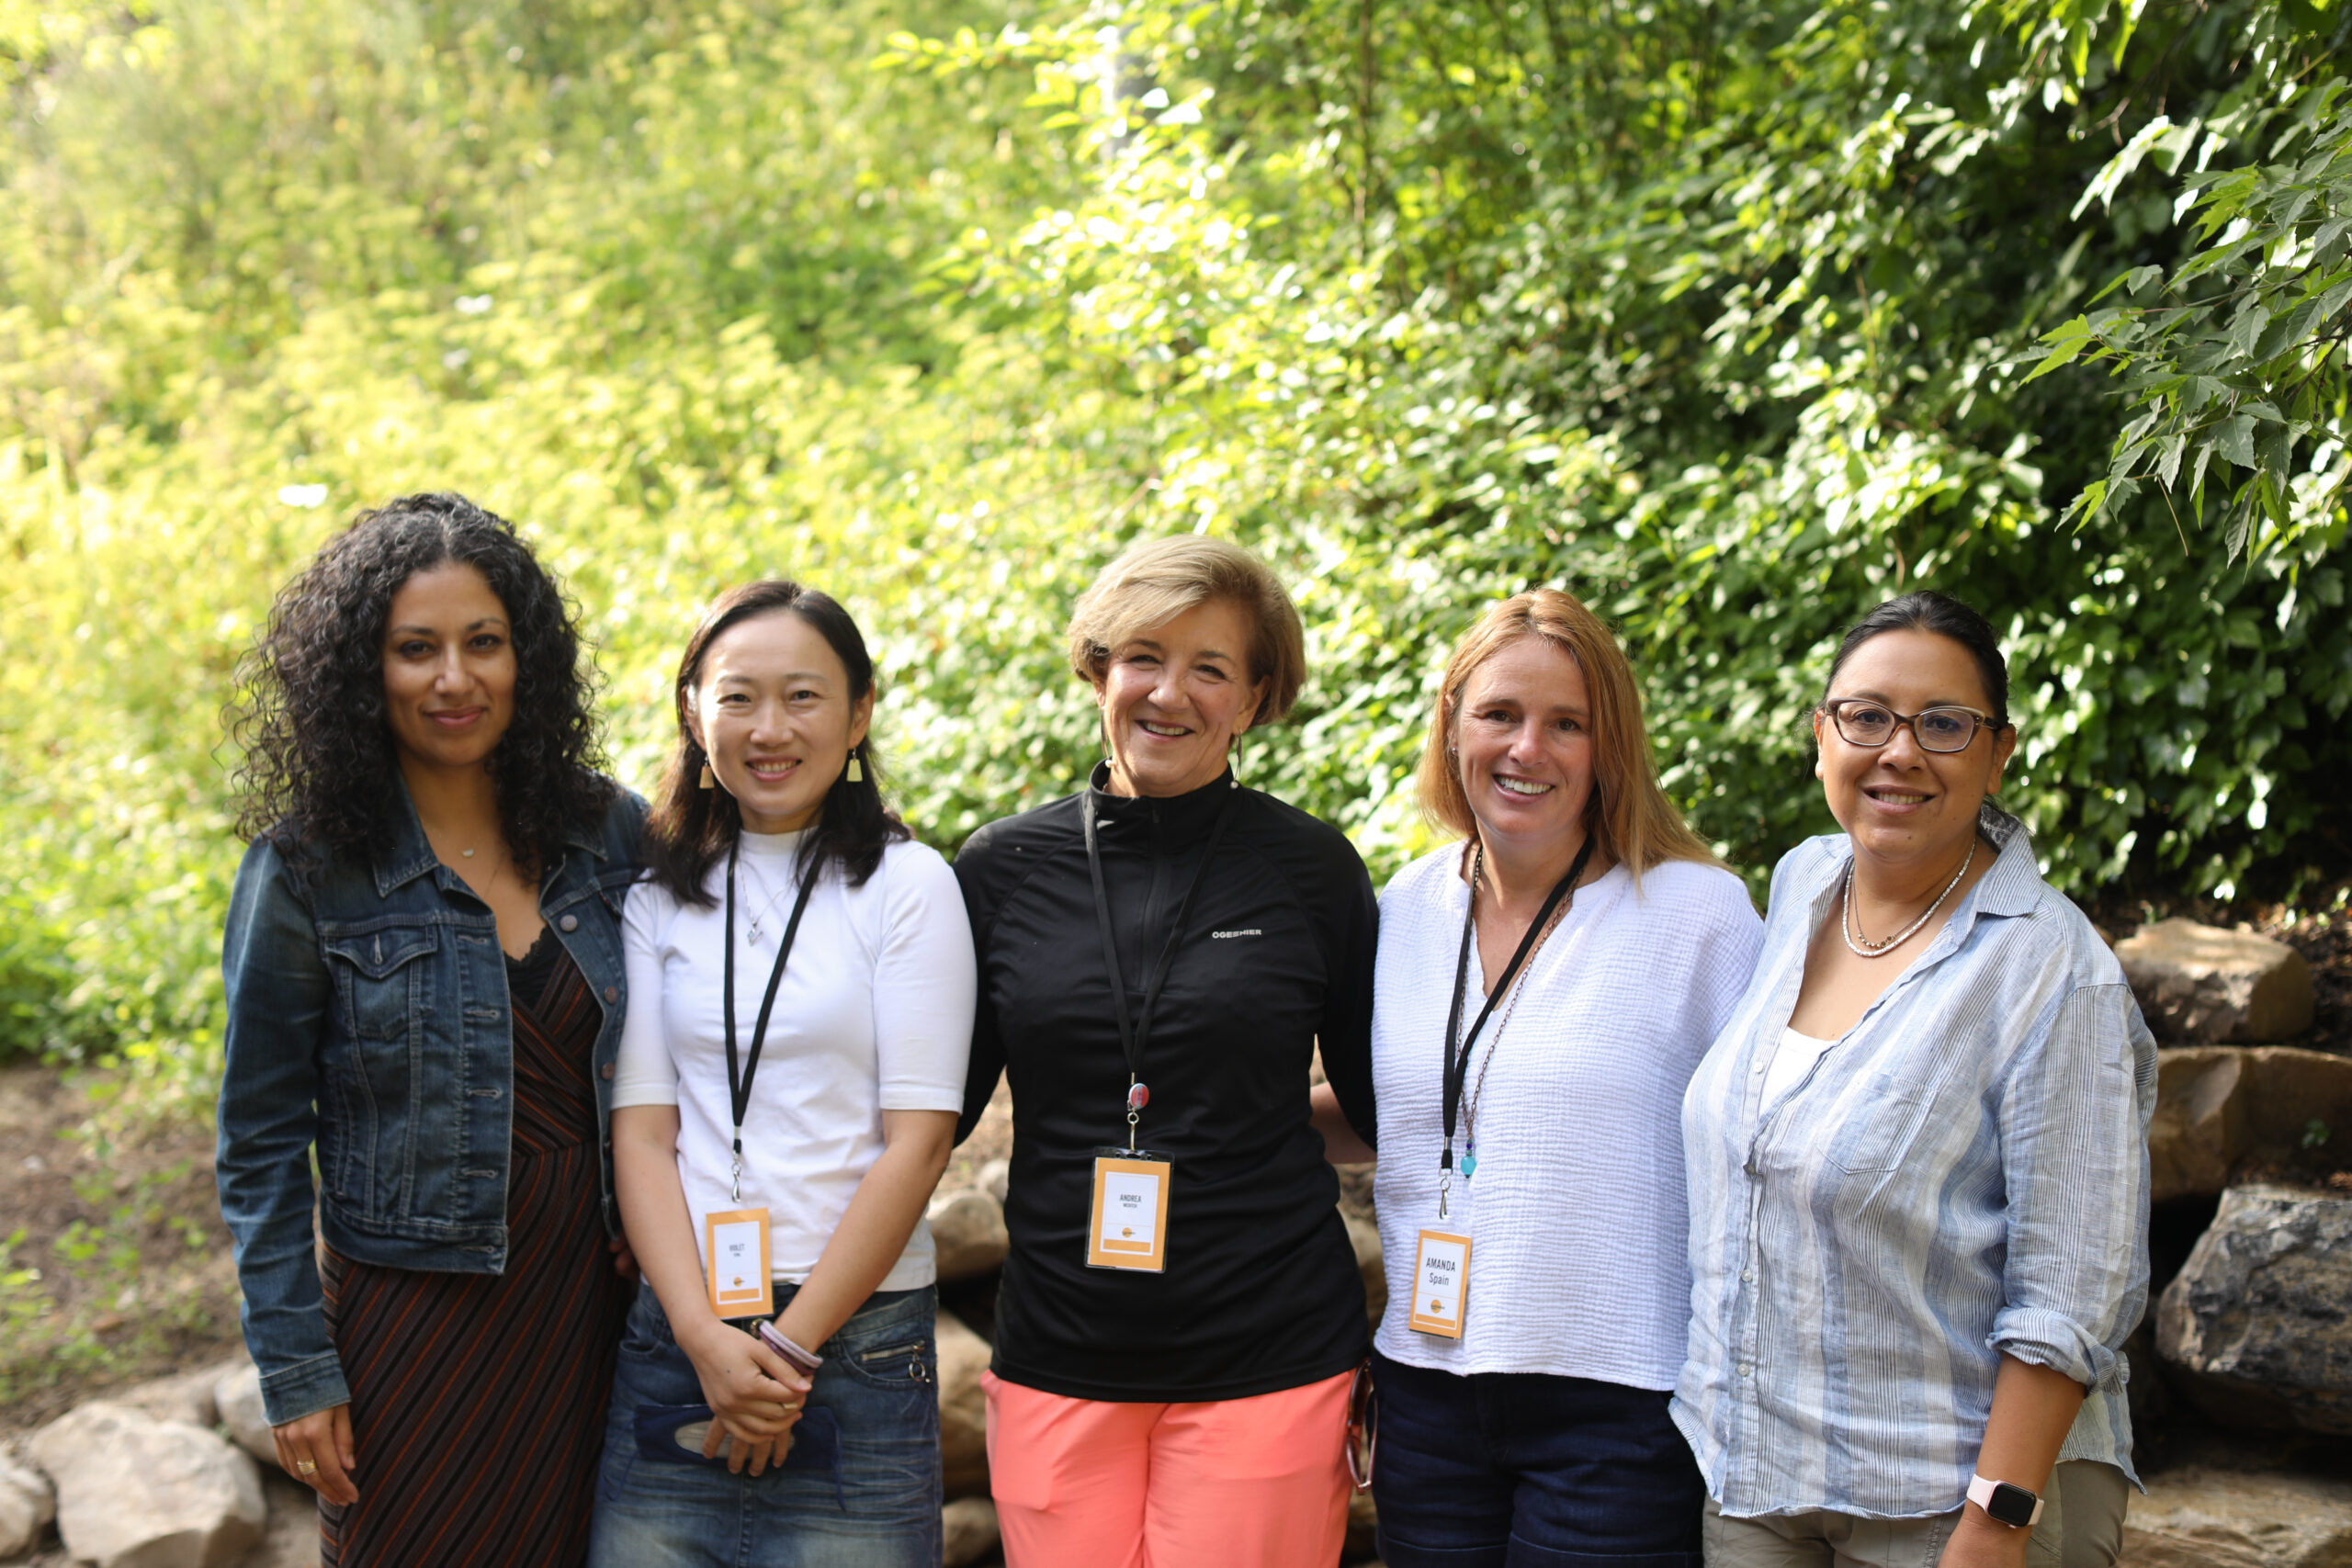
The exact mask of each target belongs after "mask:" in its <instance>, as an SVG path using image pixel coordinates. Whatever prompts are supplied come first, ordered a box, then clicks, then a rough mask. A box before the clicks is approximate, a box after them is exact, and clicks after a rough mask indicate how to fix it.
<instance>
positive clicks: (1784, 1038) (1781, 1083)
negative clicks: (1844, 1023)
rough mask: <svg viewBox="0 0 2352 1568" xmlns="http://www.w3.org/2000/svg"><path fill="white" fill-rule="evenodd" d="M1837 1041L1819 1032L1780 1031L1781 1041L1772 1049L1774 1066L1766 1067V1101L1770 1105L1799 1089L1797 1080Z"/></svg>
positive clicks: (1772, 1064) (1810, 1069) (1811, 1068)
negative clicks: (1822, 1036) (1822, 1035)
mask: <svg viewBox="0 0 2352 1568" xmlns="http://www.w3.org/2000/svg"><path fill="white" fill-rule="evenodd" d="M1837 1043H1838V1042H1836V1041H1835V1040H1823V1039H1821V1038H1819V1037H1818V1036H1816V1035H1812V1034H1799V1033H1798V1032H1796V1031H1795V1030H1793V1029H1783V1030H1782V1031H1781V1043H1780V1044H1779V1045H1778V1046H1776V1047H1775V1048H1774V1049H1773V1052H1772V1062H1771V1065H1770V1066H1768V1067H1766V1068H1765V1070H1764V1100H1763V1102H1764V1103H1765V1104H1766V1105H1770V1104H1772V1103H1773V1102H1774V1101H1776V1100H1779V1099H1780V1098H1781V1096H1782V1095H1784V1094H1786V1093H1788V1092H1789V1090H1791V1089H1794V1088H1796V1087H1797V1083H1798V1080H1799V1079H1801V1078H1803V1077H1804V1076H1805V1074H1807V1073H1809V1072H1811V1071H1812V1070H1813V1065H1814V1064H1815V1062H1818V1061H1819V1060H1821V1058H1822V1056H1823V1055H1825V1054H1826V1053H1827V1052H1828V1050H1829V1048H1830V1047H1831V1046H1833V1045H1835V1044H1837Z"/></svg>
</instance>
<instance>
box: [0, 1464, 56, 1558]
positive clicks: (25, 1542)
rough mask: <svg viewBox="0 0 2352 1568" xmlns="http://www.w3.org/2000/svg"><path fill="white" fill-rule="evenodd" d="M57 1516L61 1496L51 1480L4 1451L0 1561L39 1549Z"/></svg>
mask: <svg viewBox="0 0 2352 1568" xmlns="http://www.w3.org/2000/svg"><path fill="white" fill-rule="evenodd" d="M55 1517H57V1496H56V1494H54V1493H52V1492H51V1490H50V1486H49V1477H48V1476H46V1475H43V1474H42V1473H41V1472H40V1471H37V1470H35V1469H33V1468H32V1467H31V1466H29V1465H26V1464H20V1463H18V1462H17V1459H16V1456H15V1455H13V1454H10V1453H8V1452H7V1451H6V1450H0V1559H4V1558H10V1557H21V1556H23V1555H24V1554H25V1553H26V1552H28V1551H31V1550H32V1549H33V1548H34V1547H36V1546H39V1545H40V1537H41V1532H42V1531H43V1530H45V1529H48V1528H49V1521H50V1520H51V1519H53V1518H55Z"/></svg>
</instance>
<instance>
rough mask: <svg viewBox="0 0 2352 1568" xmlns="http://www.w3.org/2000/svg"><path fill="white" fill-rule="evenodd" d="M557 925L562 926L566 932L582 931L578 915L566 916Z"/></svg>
mask: <svg viewBox="0 0 2352 1568" xmlns="http://www.w3.org/2000/svg"><path fill="white" fill-rule="evenodd" d="M556 924H557V925H559V926H561V927H562V928H563V929H564V930H565V931H578V930H579V929H580V917H579V916H577V915H566V916H564V917H563V919H560V920H558V921H557V922H556Z"/></svg>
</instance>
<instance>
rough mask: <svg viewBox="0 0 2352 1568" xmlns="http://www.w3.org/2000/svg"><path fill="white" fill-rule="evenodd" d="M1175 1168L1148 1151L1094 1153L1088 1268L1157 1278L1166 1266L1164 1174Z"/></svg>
mask: <svg viewBox="0 0 2352 1568" xmlns="http://www.w3.org/2000/svg"><path fill="white" fill-rule="evenodd" d="M1174 1168H1175V1167H1174V1166H1173V1165H1172V1164H1171V1163H1170V1161H1169V1160H1167V1159H1166V1158H1164V1157H1162V1156H1159V1155H1156V1154H1153V1153H1152V1152H1151V1151H1150V1150H1148V1149H1136V1150H1132V1151H1130V1150H1127V1149H1097V1150H1095V1151H1094V1213H1093V1217H1092V1219H1091V1220H1090V1221H1089V1223H1088V1224H1087V1227H1086V1266H1087V1267H1088V1268H1090V1269H1143V1270H1144V1271H1146V1272H1147V1273H1152V1274H1157V1273H1159V1272H1160V1271H1161V1270H1163V1269H1166V1268H1167V1267H1168V1258H1167V1249H1168V1174H1169V1172H1170V1170H1172V1169H1174Z"/></svg>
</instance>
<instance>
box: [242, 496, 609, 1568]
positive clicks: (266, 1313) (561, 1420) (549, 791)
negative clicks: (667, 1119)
mask: <svg viewBox="0 0 2352 1568" xmlns="http://www.w3.org/2000/svg"><path fill="white" fill-rule="evenodd" d="M246 677H247V692H248V696H247V699H246V702H245V704H244V705H243V708H242V710H240V711H239V712H237V713H236V715H235V728H236V731H237V734H238V737H239V739H240V740H241V741H242V742H243V748H244V762H243V768H242V770H241V772H240V774H239V780H238V782H239V784H240V786H241V792H242V795H243V814H242V817H241V819H240V827H241V829H242V831H243V833H244V835H245V836H246V837H247V838H248V839H249V840H251V844H252V847H251V848H250V849H249V850H248V851H247V852H246V855H245V859H244V863H243V866H241V867H240V868H239V870H238V873H237V882H236V888H235V892H234V893H233V895H232V898H231V901H230V907H229V921H228V930H227V932H226V934H225V937H224V940H223V943H222V953H221V967H222V971H223V974H224V976H225V978H226V980H227V1001H228V1023H227V1029H226V1048H227V1066H226V1071H225V1074H224V1076H223V1078H222V1081H221V1087H220V1155H219V1167H218V1169H219V1179H220V1210H221V1213H222V1216H223V1217H224V1218H225V1219H226V1220H227V1221H228V1224H229V1227H230V1230H231V1231H232V1233H233V1235H234V1236H235V1238H236V1249H237V1273H238V1278H239V1281H240V1283H241V1284H242V1285H243V1291H244V1329H245V1342H246V1344H247V1345H248V1346H249V1347H251V1348H252V1350H253V1355H254V1361H255V1363H256V1364H257V1365H258V1366H259V1367H260V1369H261V1386H262V1400H263V1403H264V1404H265V1405H266V1409H267V1412H268V1416H269V1419H270V1422H271V1424H272V1426H273V1427H274V1429H275V1432H276V1436H277V1454H278V1459H279V1461H280V1462H281V1463H283V1464H284V1465H285V1466H286V1468H287V1469H288V1471H289V1472H292V1473H293V1474H294V1475H295V1476H297V1477H298V1478H299V1479H300V1480H301V1481H303V1482H304V1483H307V1484H308V1485H310V1486H311V1487H312V1488H314V1489H315V1490H316V1491H317V1492H318V1494H319V1499H320V1523H321V1531H322V1543H321V1544H322V1550H321V1561H322V1563H323V1564H325V1565H326V1568H335V1565H336V1564H339V1563H345V1562H349V1563H362V1562H364V1563H366V1564H368V1568H384V1565H388V1564H398V1563H419V1564H424V1563H431V1564H435V1565H447V1564H456V1563H484V1564H492V1563H495V1564H502V1565H508V1564H517V1563H547V1564H557V1563H562V1564H572V1563H577V1562H579V1561H580V1560H581V1558H582V1555H583V1553H584V1551H585V1550H586V1543H587V1525H588V1516H589V1501H590V1494H591V1491H592V1488H593V1485H594V1473H595V1464H596V1457H597V1449H598V1443H599V1441H600V1439H601V1437H602V1433H603V1426H604V1412H605V1399H606V1394H607V1391H608V1390H609V1388H610V1387H611V1383H612V1374H613V1361H614V1355H615V1352H616V1347H617V1344H618V1338H619V1333H620V1327H621V1323H622V1319H623V1317H624V1316H625V1314H626V1313H627V1311H628V1277H630V1276H633V1274H634V1272H635V1265H634V1262H633V1260H632V1259H631V1258H630V1256H629V1253H628V1247H626V1245H625V1244H624V1243H623V1242H622V1240H621V1235H620V1226H619V1214H618V1211H617V1209H616V1206H615V1204H614V1201H613V1187H612V1164H611V1155H610V1149H611V1145H610V1134H609V1132H608V1131H607V1129H608V1127H609V1124H610V1119H611V1108H610V1101H611V1083H610V1080H611V1077H612V1075H613V1063H614V1061H615V1058H616V1054H617V1052H618V1049H619V1043H620V1034H621V1018H622V1008H623V1004H624V1002H625V1000H626V997H625V987H626V981H625V979H624V967H623V964H622V959H621V949H620V935H619V926H618V914H619V910H620V908H621V905H622V903H623V901H624V899H625V897H626V895H627V892H628V885H629V883H630V882H632V881H633V880H634V879H635V878H636V876H637V874H638V871H639V859H640V854H639V842H640V839H641V836H642V827H643V820H644V814H645V807H644V804H643V803H642V802H641V801H639V800H638V799H637V797H635V796H634V795H630V794H628V792H627V791H625V790H623V789H620V788H619V787H617V786H616V785H615V784H613V783H612V782H611V781H610V780H608V779H606V778H605V777H604V776H602V775H601V774H600V773H598V772H597V771H596V767H595V762H596V761H597V757H596V735H595V724H594V718H593V717H592V715H591V711H590V703H591V699H592V697H593V695H594V688H593V684H592V682H591V679H590V674H589V671H587V670H585V669H584V668H583V667H582V650H581V644H580V638H579V635H578V633H577V632H576V631H575V630H574V628H573V625H572V613H571V607H570V605H569V604H567V603H566V601H565V599H564V596H563V593H562V592H561V590H560V589H559V588H558V586H557V585H556V583H555V582H554V581H553V580H552V579H550V578H549V576H548V573H547V571H546V570H545V569H544V568H542V567H541V566H540V565H539V563H538V561H537V559H536V558H534V557H533V556H532V554H531V550H530V547H528V546H527V545H526V544H525V543H524V542H523V541H522V540H521V539H520V538H519V537H517V536H516V535H515V529H514V526H513V525H511V524H509V523H507V522H506V521H505V520H503V518H499V517H496V516H493V515H492V514H491V513H487V512H484V511H483V510H481V508H480V507H478V506H475V505H474V504H473V503H472V502H469V501H466V500H465V499H464V498H462V497H460V496H456V495H412V496H403V497H401V499H399V500H397V501H394V502H390V504H388V505H386V506H383V507H380V508H378V509H377V510H375V511H372V512H367V513H361V514H360V516H359V517H358V519H357V520H356V521H355V522H354V523H353V524H352V525H351V526H350V527H349V528H348V529H346V530H345V532H343V533H342V534H340V535H338V536H335V537H334V539H332V540H330V541H328V543H327V545H326V546H325V547H324V548H322V550H321V551H320V552H319V554H318V556H317V557H316V558H314V559H313V560H312V561H311V565H310V566H309V567H308V568H307V569H306V570H304V571H303V572H302V573H301V574H300V576H299V577H297V578H296V579H295V580H294V581H293V582H291V583H290V584H288V586H287V588H286V589H285V591H284V592H281V593H280V594H279V595H278V598H277V604H276V606H275V607H274V609H273V610H272V612H271V615H270V621H269V626H268V629H267V630H266V632H265V633H263V635H262V637H260V639H259V641H258V643H257V644H256V646H255V648H254V652H253V654H252V656H251V659H250V660H249V662H248V666H247V671H246ZM314 1151H315V1155H316V1168H317V1172H318V1179H317V1183H316V1187H315V1190H314V1187H313V1182H312V1177H311V1170H312V1156H313V1152H314ZM314 1203H315V1206H316V1212H317V1214H318V1225H319V1231H320V1233H321V1234H322V1236H323V1239H324V1242H325V1246H324V1247H323V1248H322V1249H319V1251H318V1252H317V1253H316V1254H314V1251H313V1241H312V1231H311V1213H312V1210H313V1205H314ZM608 1252H609V1254H610V1255H611V1256H610V1258H609V1259H608V1258H607V1253H608Z"/></svg>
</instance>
